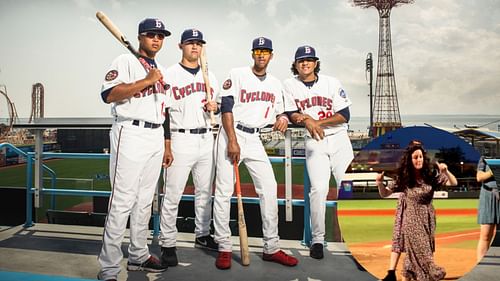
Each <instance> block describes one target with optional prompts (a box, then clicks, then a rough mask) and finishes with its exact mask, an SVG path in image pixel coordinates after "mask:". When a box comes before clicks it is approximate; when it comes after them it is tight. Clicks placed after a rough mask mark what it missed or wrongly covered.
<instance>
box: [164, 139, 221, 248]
mask: <svg viewBox="0 0 500 281" xmlns="http://www.w3.org/2000/svg"><path fill="white" fill-rule="evenodd" d="M213 147H214V137H213V135H212V133H211V132H210V131H208V132H207V133H205V134H191V133H189V132H186V133H180V132H172V153H173V156H174V162H172V166H170V167H169V168H168V169H167V180H166V187H165V196H164V197H163V204H162V210H161V234H160V239H159V243H160V245H161V246H162V247H174V246H175V242H176V239H177V227H176V222H177V214H178V210H179V203H180V201H181V198H182V194H183V192H184V188H185V187H186V182H187V180H188V177H189V173H190V172H192V175H193V183H194V187H195V194H194V195H195V203H194V208H195V231H194V232H195V235H196V237H202V236H206V235H209V234H210V216H211V213H212V184H213V179H214V171H215V165H214V154H213Z"/></svg>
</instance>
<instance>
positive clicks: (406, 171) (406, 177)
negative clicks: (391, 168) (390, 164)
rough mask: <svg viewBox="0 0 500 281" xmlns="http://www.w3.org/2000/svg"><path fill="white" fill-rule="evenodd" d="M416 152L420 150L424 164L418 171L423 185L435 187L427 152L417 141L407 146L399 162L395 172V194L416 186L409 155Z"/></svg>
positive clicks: (434, 178) (413, 169)
mask: <svg viewBox="0 0 500 281" xmlns="http://www.w3.org/2000/svg"><path fill="white" fill-rule="evenodd" d="M416 150H421V151H422V154H423V157H424V163H423V165H422V169H421V170H420V174H421V177H422V179H423V181H424V183H426V184H429V185H431V186H432V187H433V188H434V186H435V185H436V182H435V181H436V177H435V173H434V170H433V168H432V164H431V162H430V160H429V157H427V152H426V151H425V149H424V147H423V145H422V142H420V141H418V140H413V141H411V142H410V143H409V144H408V147H407V148H406V150H405V152H404V153H403V157H401V160H400V162H399V168H398V170H397V177H396V189H397V190H395V192H401V191H404V190H405V189H407V188H413V187H415V186H416V185H417V180H416V170H415V168H414V167H413V163H412V157H411V155H412V154H413V152H415V151H416Z"/></svg>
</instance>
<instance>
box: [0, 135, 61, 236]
mask: <svg viewBox="0 0 500 281" xmlns="http://www.w3.org/2000/svg"><path fill="white" fill-rule="evenodd" d="M3 148H7V149H10V150H12V151H13V152H14V153H16V154H17V155H18V156H23V157H24V158H26V161H27V165H26V186H33V177H32V173H33V172H32V171H33V167H32V166H33V159H32V157H33V152H25V151H23V150H21V149H19V148H17V147H16V146H15V145H13V144H10V143H8V142H3V143H0V149H3ZM42 168H43V169H44V170H45V171H47V172H48V173H49V175H50V186H51V188H52V189H54V188H55V186H56V173H55V172H54V171H53V170H52V169H51V168H49V167H47V166H46V165H42ZM27 190H29V188H27ZM29 194H30V192H28V191H26V222H25V223H24V227H30V226H32V225H33V222H32V217H31V214H32V211H33V207H32V206H31V205H32V200H31V196H29ZM54 202H55V199H54V197H53V199H52V204H54ZM28 216H29V217H28ZM28 222H29V223H28Z"/></svg>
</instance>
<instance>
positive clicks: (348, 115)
mask: <svg viewBox="0 0 500 281" xmlns="http://www.w3.org/2000/svg"><path fill="white" fill-rule="evenodd" d="M337 113H338V114H340V115H342V116H343V117H344V119H345V122H346V123H348V122H349V119H351V112H350V111H349V107H346V108H344V109H342V110H340V111H339V112H337Z"/></svg>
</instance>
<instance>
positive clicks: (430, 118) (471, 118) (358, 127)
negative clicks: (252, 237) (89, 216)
mask: <svg viewBox="0 0 500 281" xmlns="http://www.w3.org/2000/svg"><path fill="white" fill-rule="evenodd" d="M50 118H65V117H50ZM68 118H69V117H68ZM92 118H96V117H92ZM102 118H111V117H110V116H103V117H102ZM28 119H29V118H18V119H17V120H16V121H17V122H15V123H25V122H28ZM0 123H7V118H5V117H3V116H1V117H0ZM401 123H402V125H403V127H408V126H433V127H439V128H448V129H465V128H466V126H469V127H470V126H478V127H481V128H487V129H490V130H493V131H500V114H497V115H492V114H408V115H401ZM369 125H370V117H369V116H351V120H350V121H349V130H351V131H353V132H367V131H368V127H369Z"/></svg>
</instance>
